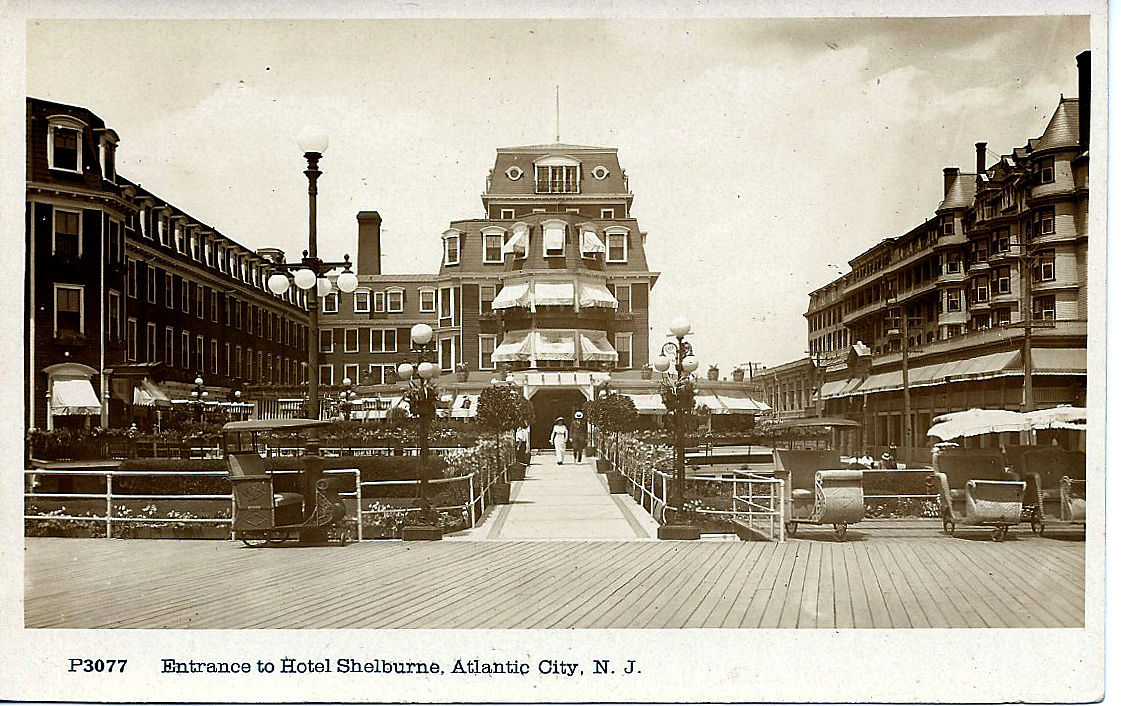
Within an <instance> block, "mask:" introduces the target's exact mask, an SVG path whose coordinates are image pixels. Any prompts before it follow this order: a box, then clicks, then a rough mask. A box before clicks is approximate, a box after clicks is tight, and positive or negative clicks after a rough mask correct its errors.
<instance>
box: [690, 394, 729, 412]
mask: <svg viewBox="0 0 1121 706" xmlns="http://www.w3.org/2000/svg"><path fill="white" fill-rule="evenodd" d="M693 401H694V402H696V404H697V406H698V407H705V408H707V409H708V411H709V412H711V413H712V414H727V413H728V408H727V407H726V406H725V405H724V403H723V402H721V401H720V398H719V397H717V396H716V395H696V396H695V397H694V398H693Z"/></svg>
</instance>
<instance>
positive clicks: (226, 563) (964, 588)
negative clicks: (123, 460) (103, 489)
mask: <svg viewBox="0 0 1121 706" xmlns="http://www.w3.org/2000/svg"><path fill="white" fill-rule="evenodd" d="M987 538H988V533H986V532H977V533H973V534H970V533H968V531H967V530H963V531H962V532H960V533H959V536H958V537H946V536H944V535H942V534H941V533H940V531H939V525H938V523H937V521H906V522H891V521H866V522H864V523H862V524H860V525H857V526H854V527H853V528H852V529H850V531H849V541H847V542H844V543H839V542H834V541H832V538H831V532H830V531H829V530H816V531H815V528H810V527H805V528H802V529H800V530H799V533H798V539H794V540H790V541H788V542H786V543H784V544H775V543H764V542H739V541H729V540H724V541H721V540H713V541H700V542H658V541H633V540H632V541H622V540H568V541H533V540H528V541H522V540H511V541H481V542H473V541H443V542H433V543H422V542H413V543H408V544H406V543H403V542H397V541H374V542H364V543H362V544H352V545H350V546H348V547H308V548H304V547H297V546H292V547H280V548H263V549H248V548H244V547H243V546H242V545H241V544H240V543H234V542H226V541H198V540H104V539H55V538H29V539H27V540H26V556H25V558H26V563H25V588H26V595H25V620H26V625H27V627H46V628H51V627H70V628H114V627H117V628H665V627H731V628H756V627H764V628H772V627H783V628H795V627H797V628H852V627H855V628H926V627H1081V626H1083V624H1084V612H1083V602H1084V576H1085V551H1084V548H1085V545H1084V544H1083V542H1082V541H1079V537H1078V535H1072V536H1070V537H1062V536H1060V537H1057V538H1055V537H1044V538H1038V537H1033V536H1031V533H1030V532H1029V531H1028V530H1027V529H1026V527H1021V528H1018V529H1017V528H1014V529H1013V530H1012V533H1011V535H1010V537H1009V539H1008V540H1007V541H1005V542H1003V543H995V542H992V541H989V540H988V539H987Z"/></svg>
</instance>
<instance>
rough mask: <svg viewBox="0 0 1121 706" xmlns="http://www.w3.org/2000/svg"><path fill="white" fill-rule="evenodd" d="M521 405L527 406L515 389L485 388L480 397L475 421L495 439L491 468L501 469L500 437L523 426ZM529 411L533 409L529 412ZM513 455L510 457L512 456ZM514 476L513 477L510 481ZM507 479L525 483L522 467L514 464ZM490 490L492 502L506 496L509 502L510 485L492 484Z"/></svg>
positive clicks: (509, 467) (511, 465) (522, 407)
mask: <svg viewBox="0 0 1121 706" xmlns="http://www.w3.org/2000/svg"><path fill="white" fill-rule="evenodd" d="M522 401H525V402H528V400H525V398H524V397H522V395H521V393H520V392H518V390H517V388H514V387H505V386H503V387H497V386H492V387H488V388H486V389H485V390H483V391H482V393H481V394H480V395H479V404H478V408H477V410H478V411H477V412H476V416H475V421H476V422H477V423H478V424H479V426H481V427H482V428H483V429H485V430H487V431H489V432H490V433H491V434H493V435H494V467H495V468H496V469H500V468H502V467H503V466H502V436H503V434H504V433H505V432H510V431H513V430H515V429H517V428H518V427H519V426H521V425H522V423H523V420H524V418H525V409H526V406H525V405H524V404H523V402H522ZM530 409H532V407H531V408H530ZM511 455H513V454H511ZM511 476H513V477H511ZM506 478H507V481H509V480H524V479H525V466H523V465H522V464H521V463H519V462H518V461H517V460H515V461H514V462H513V463H511V464H510V466H508V467H507V468H506ZM491 487H492V490H493V492H494V494H495V498H496V500H495V502H501V501H500V500H498V499H497V498H500V497H502V496H503V495H505V497H506V500H505V502H509V494H510V484H509V482H504V483H495V484H494V485H493V486H491Z"/></svg>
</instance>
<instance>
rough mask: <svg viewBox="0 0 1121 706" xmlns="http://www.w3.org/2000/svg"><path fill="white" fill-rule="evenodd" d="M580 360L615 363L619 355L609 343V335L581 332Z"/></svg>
mask: <svg viewBox="0 0 1121 706" xmlns="http://www.w3.org/2000/svg"><path fill="white" fill-rule="evenodd" d="M580 360H596V361H609V362H614V361H616V360H619V354H618V353H617V352H615V349H614V348H612V347H611V344H610V343H608V342H607V335H606V334H602V333H599V332H598V331H595V332H585V331H581V332H580Z"/></svg>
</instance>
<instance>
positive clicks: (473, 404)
mask: <svg viewBox="0 0 1121 706" xmlns="http://www.w3.org/2000/svg"><path fill="white" fill-rule="evenodd" d="M478 407H479V396H478V395H456V397H455V401H454V402H452V406H451V416H452V419H467V418H469V417H474V416H475V414H476V412H478Z"/></svg>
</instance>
